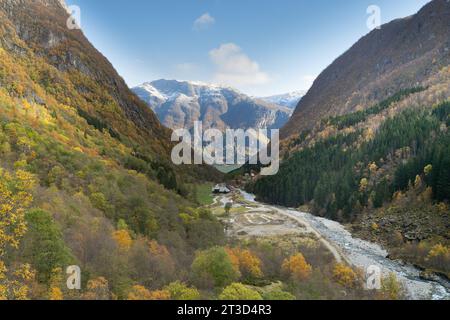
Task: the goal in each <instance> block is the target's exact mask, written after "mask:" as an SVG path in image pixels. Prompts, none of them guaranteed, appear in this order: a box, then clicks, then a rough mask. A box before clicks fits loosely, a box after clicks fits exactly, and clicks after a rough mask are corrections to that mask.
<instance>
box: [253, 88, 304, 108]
mask: <svg viewBox="0 0 450 320" xmlns="http://www.w3.org/2000/svg"><path fill="white" fill-rule="evenodd" d="M305 93H306V92H305V91H293V92H289V93H285V94H279V95H275V96H270V97H263V98H260V99H261V100H264V101H266V102H269V103H274V104H277V105H279V106H283V107H287V108H289V109H295V107H297V105H298V103H299V102H300V99H301V98H302V97H303V96H304V95H305Z"/></svg>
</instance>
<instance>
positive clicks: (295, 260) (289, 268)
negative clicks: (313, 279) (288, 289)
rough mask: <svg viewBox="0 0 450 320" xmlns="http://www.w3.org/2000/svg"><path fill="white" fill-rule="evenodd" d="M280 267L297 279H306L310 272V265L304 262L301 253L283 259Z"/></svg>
mask: <svg viewBox="0 0 450 320" xmlns="http://www.w3.org/2000/svg"><path fill="white" fill-rule="evenodd" d="M282 269H283V271H284V272H285V273H287V274H289V275H290V276H291V277H292V278H293V279H294V280H297V281H301V280H306V279H308V278H309V276H310V275H311V272H312V267H311V265H310V264H308V263H307V262H306V259H305V257H304V256H303V254H301V253H297V254H295V255H293V256H291V257H290V258H288V259H286V260H284V262H283V265H282Z"/></svg>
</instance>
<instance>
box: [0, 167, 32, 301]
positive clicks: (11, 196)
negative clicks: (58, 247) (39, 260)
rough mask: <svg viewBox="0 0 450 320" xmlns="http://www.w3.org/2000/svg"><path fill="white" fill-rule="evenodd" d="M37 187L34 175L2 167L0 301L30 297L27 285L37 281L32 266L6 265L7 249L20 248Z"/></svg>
mask: <svg viewBox="0 0 450 320" xmlns="http://www.w3.org/2000/svg"><path fill="white" fill-rule="evenodd" d="M33 187H34V178H33V176H32V174H30V173H29V172H26V171H24V170H17V171H16V172H14V173H10V172H8V171H6V170H4V169H2V168H0V300H6V299H17V300H24V299H27V298H28V296H29V286H28V284H29V283H30V282H31V281H33V279H34V271H33V270H32V269H31V267H30V265H28V264H24V265H18V266H17V265H16V266H14V267H13V266H8V265H6V264H5V263H4V255H5V253H6V250H7V249H17V248H18V247H19V243H20V239H21V238H22V236H23V235H24V234H25V232H26V230H27V227H26V223H25V210H26V209H27V208H28V207H29V206H30V205H31V202H32V201H33V197H32V195H31V190H32V188H33Z"/></svg>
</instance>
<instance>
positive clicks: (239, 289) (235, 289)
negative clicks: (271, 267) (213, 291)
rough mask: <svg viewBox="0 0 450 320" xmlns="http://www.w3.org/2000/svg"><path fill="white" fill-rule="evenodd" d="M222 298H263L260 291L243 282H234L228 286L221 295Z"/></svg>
mask: <svg viewBox="0 0 450 320" xmlns="http://www.w3.org/2000/svg"><path fill="white" fill-rule="evenodd" d="M219 299H220V300H262V297H261V295H260V294H259V293H258V291H255V290H253V289H250V288H248V287H246V286H244V285H243V284H242V283H233V284H231V285H229V286H228V287H226V288H225V289H224V290H223V291H222V293H221V294H220V295H219Z"/></svg>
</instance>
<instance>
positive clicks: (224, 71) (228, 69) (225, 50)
mask: <svg viewBox="0 0 450 320" xmlns="http://www.w3.org/2000/svg"><path fill="white" fill-rule="evenodd" d="M209 57H210V59H211V61H212V62H213V63H214V64H215V66H216V71H215V74H214V79H213V81H214V82H216V83H219V84H224V85H229V86H233V87H239V86H253V85H262V84H266V83H268V82H269V81H270V77H269V75H268V74H266V73H265V72H263V71H261V69H260V66H259V64H258V63H256V62H255V61H253V60H251V59H250V58H249V57H248V56H247V55H246V54H245V53H244V52H243V51H242V49H241V48H240V47H239V46H237V45H236V44H234V43H226V44H222V45H221V46H220V47H219V48H216V49H213V50H211V51H210V52H209Z"/></svg>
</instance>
